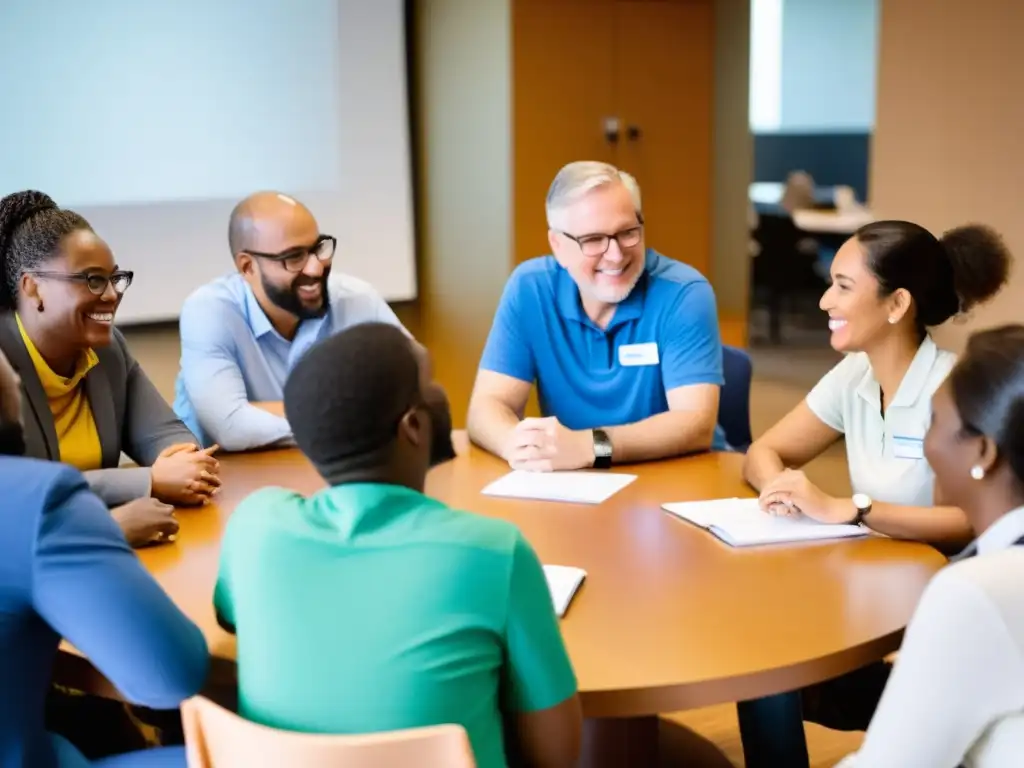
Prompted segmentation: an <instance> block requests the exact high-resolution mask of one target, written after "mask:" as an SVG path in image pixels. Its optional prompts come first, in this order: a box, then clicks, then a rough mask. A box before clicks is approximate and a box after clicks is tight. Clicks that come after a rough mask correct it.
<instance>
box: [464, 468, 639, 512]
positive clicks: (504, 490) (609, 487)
mask: <svg viewBox="0 0 1024 768" xmlns="http://www.w3.org/2000/svg"><path fill="white" fill-rule="evenodd" d="M634 480H636V475H623V474H619V473H617V472H525V471H523V470H521V469H517V470H515V471H513V472H509V473H508V474H507V475H505V476H503V477H499V478H498V479H497V480H495V481H494V482H493V483H491V484H490V485H488V486H487V487H486V488H484V489H483V491H482V493H483V494H484V495H485V496H506V497H508V498H513V499H539V500H541V501H565V502H570V503H574V504H600V503H601V502H602V501H605V500H606V499H609V498H611V496H613V495H614V494H616V493H618V492H619V491H621V490H622V489H623V488H625V487H626V486H627V485H629V484H630V483H632V482H633V481H634Z"/></svg>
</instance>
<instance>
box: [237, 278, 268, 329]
mask: <svg viewBox="0 0 1024 768" xmlns="http://www.w3.org/2000/svg"><path fill="white" fill-rule="evenodd" d="M242 290H243V291H245V315H246V317H247V318H248V319H249V328H250V329H251V330H252V333H253V335H254V336H255V337H256V338H257V339H258V338H260V337H261V336H265V335H266V334H268V333H276V331H275V330H274V326H273V325H272V324H271V322H270V318H269V317H267V313H266V312H264V311H263V307H261V306H260V303H259V301H258V300H257V299H256V294H255V293H253V292H252V288H250V287H249V284H248V283H247V282H245V280H244V279H243V280H242Z"/></svg>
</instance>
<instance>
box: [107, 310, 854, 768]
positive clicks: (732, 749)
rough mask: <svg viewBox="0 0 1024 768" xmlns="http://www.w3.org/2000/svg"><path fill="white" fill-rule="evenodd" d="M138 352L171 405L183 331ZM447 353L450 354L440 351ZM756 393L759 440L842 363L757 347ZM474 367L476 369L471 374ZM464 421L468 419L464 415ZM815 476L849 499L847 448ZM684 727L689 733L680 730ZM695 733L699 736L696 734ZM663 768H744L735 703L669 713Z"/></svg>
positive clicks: (135, 341)
mask: <svg viewBox="0 0 1024 768" xmlns="http://www.w3.org/2000/svg"><path fill="white" fill-rule="evenodd" d="M125 335H126V337H127V338H128V341H129V344H130V345H131V349H132V352H133V353H134V354H135V356H136V357H137V358H138V360H139V362H140V363H141V365H142V366H143V368H144V369H145V370H146V372H147V373H148V374H149V376H150V378H151V379H153V381H154V383H155V384H156V386H157V388H158V389H159V390H160V392H161V393H162V394H163V395H164V397H166V398H167V399H168V400H172V399H173V396H174V377H175V375H176V373H177V369H178V356H179V346H178V336H177V329H176V328H168V327H152V328H140V329H127V330H126V333H125ZM722 338H723V341H724V342H725V343H727V344H735V345H736V346H744V345H745V341H746V329H745V327H744V326H743V324H741V323H736V322H729V321H725V322H723V324H722ZM433 352H434V354H444V350H440V351H439V350H437V349H434V350H433ZM751 354H752V356H753V359H754V388H753V392H752V395H751V421H752V426H753V429H754V434H755V436H756V435H757V434H759V433H760V432H762V431H764V430H765V429H766V428H767V427H768V426H770V425H771V424H773V423H774V422H775V421H777V420H778V419H779V418H780V417H781V416H782V415H783V414H785V413H786V412H787V411H788V410H789V409H790V408H792V407H793V406H794V405H796V404H797V403H799V402H800V400H801V399H802V398H803V396H804V395H805V394H806V393H807V391H808V389H810V387H811V386H813V384H814V383H815V382H817V380H818V379H819V378H820V377H821V375H822V374H824V373H825V371H827V370H828V369H829V368H830V367H831V366H832V365H833V364H834V363H835V362H836V359H837V358H836V355H835V354H834V353H833V352H832V351H831V350H829V349H827V348H821V347H820V345H819V346H818V347H817V348H813V347H812V348H807V349H776V350H762V349H756V348H755V349H754V350H752V352H751ZM471 368H472V366H470V370H471ZM456 415H457V418H459V419H460V420H461V415H458V414H457V409H456ZM807 471H808V474H809V475H810V477H811V478H812V480H814V482H816V483H817V484H818V485H820V486H821V487H822V488H824V489H825V490H826V491H828V492H831V493H846V494H848V493H849V482H848V480H847V472H846V457H845V453H844V451H843V448H842V446H837V447H836V448H834V449H832V450H830V451H828V452H827V453H826V454H825V455H824V456H822V457H821V458H819V459H817V460H815V462H814V463H813V464H812V465H811V466H810V467H808V470H807ZM679 725H684V726H686V727H687V728H688V729H690V731H686V730H684V729H682V728H679ZM694 734H696V736H694ZM807 738H808V747H809V749H810V754H811V765H812V766H813V768H828V767H829V766H833V765H835V763H836V762H838V760H840V759H841V758H842V757H843V756H845V755H846V754H848V753H849V752H851V751H853V750H855V749H856V748H857V745H858V744H859V743H860V740H861V734H845V733H837V732H834V731H829V730H826V729H824V728H819V727H817V726H813V725H808V726H807ZM662 747H663V749H662V753H663V765H665V766H676V765H685V766H688V767H689V768H703V767H704V766H707V768H718V767H719V766H722V767H724V768H725V767H728V766H735V767H739V766H743V765H744V762H743V750H742V747H741V745H740V741H739V730H738V727H737V723H736V710H735V708H734V707H733V706H731V705H722V706H716V707H709V708H707V709H700V710H694V711H690V712H683V713H677V714H672V715H669V716H667V717H666V718H665V721H664V724H663V729H662Z"/></svg>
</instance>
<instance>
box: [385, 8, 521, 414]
mask: <svg viewBox="0 0 1024 768" xmlns="http://www.w3.org/2000/svg"><path fill="white" fill-rule="evenodd" d="M510 1H511V0H487V2H480V0H412V11H413V13H412V18H413V39H412V47H413V61H414V78H415V79H414V95H413V98H414V104H413V108H414V114H416V115H417V118H416V134H415V137H414V155H415V157H416V162H415V169H416V176H417V180H416V188H417V205H416V207H417V230H418V236H417V241H418V248H417V252H418V255H419V274H420V300H419V302H418V307H416V314H418V318H414V317H413V314H414V313H413V311H412V310H410V309H409V308H406V310H405V311H404V312H403V317H404V319H406V320H412V321H413V322H411V326H412V327H413V328H414V329H415V330H416V333H417V335H418V337H419V338H420V339H421V340H422V341H423V342H424V343H425V344H426V345H427V346H428V347H429V348H430V350H431V352H432V353H433V356H434V365H435V372H436V375H437V377H438V378H439V379H440V380H442V381H444V383H445V386H446V387H447V389H448V394H449V397H450V398H451V401H452V416H453V419H454V422H455V427H456V428H461V427H463V426H464V424H465V414H466V407H467V404H468V401H469V393H470V390H471V388H472V384H473V377H474V375H475V372H476V363H477V361H478V360H479V358H480V353H481V352H482V351H483V345H484V342H485V341H486V338H487V332H488V331H489V330H490V326H491V318H492V317H493V314H494V308H495V307H496V306H497V303H498V298H499V297H500V295H501V290H502V288H503V286H504V284H505V279H506V278H507V277H508V273H509V265H510V263H511V248H512V224H511V215H512V198H511V194H512V114H511V90H510V89H511V72H510V67H511V51H510V37H511V31H510V25H511V14H510V5H509V3H510Z"/></svg>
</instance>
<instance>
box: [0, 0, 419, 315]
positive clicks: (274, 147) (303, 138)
mask: <svg viewBox="0 0 1024 768" xmlns="http://www.w3.org/2000/svg"><path fill="white" fill-rule="evenodd" d="M407 89H408V86H407V83H406V53H405V19H404V15H403V3H402V0H373V1H372V2H367V1H366V0H216V1H215V2H211V1H210V0H206V1H204V0H175V2H173V3H171V2H159V3H145V2H136V1H134V0H89V2H82V1H81V0H5V1H4V2H0V111H2V113H3V119H0V196H2V195H5V194H8V193H10V192H14V191H17V190H21V189H38V190H41V191H43V192H46V193H47V194H49V195H50V196H51V197H53V198H54V199H55V200H56V201H57V203H58V205H60V206H61V207H63V208H72V209H74V210H76V211H78V212H79V213H81V214H82V215H83V216H85V217H86V218H87V219H88V220H89V222H90V223H91V224H92V225H93V227H94V228H95V229H96V231H97V232H98V233H99V234H100V235H101V236H102V237H103V238H104V239H106V240H107V242H108V243H110V245H111V247H112V248H113V250H114V255H115V258H116V260H117V262H118V264H119V265H120V266H121V267H122V268H124V269H131V270H134V272H135V282H134V283H133V284H132V287H131V289H130V290H129V291H128V293H127V294H125V298H124V302H123V304H122V305H121V309H120V311H119V312H118V322H119V323H121V324H125V323H131V322H150V321H160V320H173V319H176V318H177V317H178V313H179V310H180V308H181V304H182V301H183V300H184V299H185V297H186V296H188V294H189V293H191V292H192V291H193V290H194V289H195V288H196V287H198V286H199V285H201V284H202V283H204V282H207V281H209V280H211V279H213V278H215V277H217V276H219V275H222V274H224V273H225V272H228V271H230V270H231V269H233V266H232V264H231V256H230V252H229V251H228V244H227V228H228V216H229V214H230V212H231V209H232V208H233V207H234V205H235V203H237V202H238V200H239V199H241V198H242V197H244V196H246V195H248V194H249V193H251V192H255V191H257V190H262V189H274V190H280V191H283V192H287V193H288V194H291V195H293V196H295V197H296V198H297V199H299V200H301V201H302V202H304V203H306V205H308V206H309V207H310V209H311V210H312V211H313V213H314V214H315V215H316V217H317V219H318V221H319V223H320V229H321V231H322V232H325V233H327V234H331V235H334V236H336V237H337V238H338V254H337V256H336V257H335V260H334V270H335V271H336V272H346V273H349V274H353V275H356V276H358V277H361V278H363V279H365V280H368V281H369V282H370V283H372V284H373V285H374V286H375V287H376V288H377V290H378V291H380V292H381V294H382V295H383V296H384V298H386V299H388V300H390V301H402V300H408V299H413V298H415V297H416V266H415V255H414V233H413V204H412V178H411V177H412V174H411V158H410V148H409V142H410V139H409V133H410V131H409V114H408V95H407Z"/></svg>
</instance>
